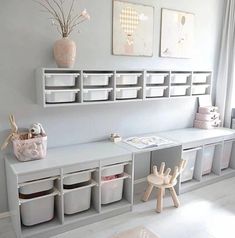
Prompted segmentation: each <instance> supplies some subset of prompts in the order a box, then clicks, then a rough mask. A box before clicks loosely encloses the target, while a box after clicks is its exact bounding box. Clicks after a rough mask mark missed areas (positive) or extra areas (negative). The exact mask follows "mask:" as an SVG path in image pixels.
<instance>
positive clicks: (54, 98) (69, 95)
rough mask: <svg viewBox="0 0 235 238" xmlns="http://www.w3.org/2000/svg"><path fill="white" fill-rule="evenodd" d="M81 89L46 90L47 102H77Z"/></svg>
mask: <svg viewBox="0 0 235 238" xmlns="http://www.w3.org/2000/svg"><path fill="white" fill-rule="evenodd" d="M79 91H80V90H79V89H61V90H46V91H45V93H46V95H45V96H46V103H66V102H75V101H76V95H77V93H78V92H79Z"/></svg>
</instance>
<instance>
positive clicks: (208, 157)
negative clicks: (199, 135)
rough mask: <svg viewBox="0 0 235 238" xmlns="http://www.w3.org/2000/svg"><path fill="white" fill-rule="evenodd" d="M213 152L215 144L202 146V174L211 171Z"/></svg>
mask: <svg viewBox="0 0 235 238" xmlns="http://www.w3.org/2000/svg"><path fill="white" fill-rule="evenodd" d="M214 154H215V145H208V146H205V147H204V150H203V156H202V164H203V166H202V175H205V174H209V173H211V169H212V164H213V159H214Z"/></svg>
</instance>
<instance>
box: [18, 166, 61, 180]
mask: <svg viewBox="0 0 235 238" xmlns="http://www.w3.org/2000/svg"><path fill="white" fill-rule="evenodd" d="M59 175H60V169H53V170H43V171H38V172H34V173H27V174H22V175H19V177H18V183H24V182H28V181H32V180H37V179H44V178H48V177H53V176H59Z"/></svg>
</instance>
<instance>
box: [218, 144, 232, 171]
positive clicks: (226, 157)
mask: <svg viewBox="0 0 235 238" xmlns="http://www.w3.org/2000/svg"><path fill="white" fill-rule="evenodd" d="M232 148H233V141H225V142H224V150H223V158H222V165H221V169H227V168H228V167H229V163H230V160H231V153H232Z"/></svg>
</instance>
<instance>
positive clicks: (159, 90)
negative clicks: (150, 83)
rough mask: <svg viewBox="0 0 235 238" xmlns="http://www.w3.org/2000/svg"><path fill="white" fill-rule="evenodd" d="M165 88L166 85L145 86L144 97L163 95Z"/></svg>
mask: <svg viewBox="0 0 235 238" xmlns="http://www.w3.org/2000/svg"><path fill="white" fill-rule="evenodd" d="M165 89H167V86H162V87H146V97H147V98H152V97H163V96H164V92H165Z"/></svg>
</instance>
